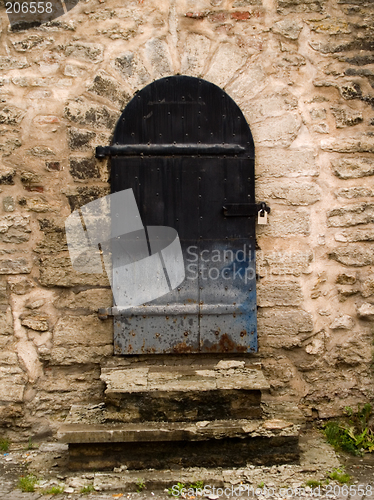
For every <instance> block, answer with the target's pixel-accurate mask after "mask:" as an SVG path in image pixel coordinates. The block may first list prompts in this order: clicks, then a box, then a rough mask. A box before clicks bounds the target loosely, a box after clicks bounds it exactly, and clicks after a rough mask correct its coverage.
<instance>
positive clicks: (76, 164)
mask: <svg viewBox="0 0 374 500" xmlns="http://www.w3.org/2000/svg"><path fill="white" fill-rule="evenodd" d="M69 162H70V173H71V175H72V176H73V177H75V178H76V179H92V178H96V179H97V178H99V177H100V170H99V166H98V163H97V160H96V158H92V157H90V158H80V157H70V159H69Z"/></svg>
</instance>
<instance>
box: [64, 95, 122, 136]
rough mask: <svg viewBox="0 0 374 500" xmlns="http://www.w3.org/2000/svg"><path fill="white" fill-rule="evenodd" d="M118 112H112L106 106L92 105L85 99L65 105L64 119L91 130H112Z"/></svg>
mask: <svg viewBox="0 0 374 500" xmlns="http://www.w3.org/2000/svg"><path fill="white" fill-rule="evenodd" d="M118 115H119V112H116V111H113V110H111V109H109V108H107V107H106V106H100V105H98V104H93V103H91V102H88V101H87V100H85V99H81V98H80V99H77V100H75V101H69V102H68V103H67V104H66V105H65V109H64V117H65V118H66V119H67V120H69V121H71V122H73V123H78V124H79V125H86V126H89V127H92V128H98V129H100V128H101V129H109V130H112V129H113V128H114V126H115V124H116V122H117V119H118Z"/></svg>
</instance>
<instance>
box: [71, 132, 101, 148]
mask: <svg viewBox="0 0 374 500" xmlns="http://www.w3.org/2000/svg"><path fill="white" fill-rule="evenodd" d="M95 137H96V133H95V132H92V131H91V130H85V129H79V128H75V127H70V128H68V145H69V149H71V150H72V151H91V150H92V148H93V147H94V146H93V139H95Z"/></svg>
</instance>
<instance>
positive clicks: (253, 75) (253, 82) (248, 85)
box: [225, 64, 267, 115]
mask: <svg viewBox="0 0 374 500" xmlns="http://www.w3.org/2000/svg"><path fill="white" fill-rule="evenodd" d="M266 83H267V80H266V73H265V70H264V68H263V67H262V66H261V65H260V64H250V65H247V66H246V68H245V69H244V70H243V71H242V72H240V73H239V76H238V77H237V78H236V79H235V80H234V81H233V82H232V83H230V84H229V85H227V87H226V89H225V90H226V92H227V93H228V94H229V95H230V96H231V97H232V98H233V99H234V100H235V102H237V103H238V104H239V105H241V107H242V111H243V112H244V114H245V115H246V114H247V112H248V111H249V110H250V109H251V104H250V103H249V102H248V100H249V99H251V98H252V97H254V96H255V95H257V94H259V93H260V92H261V91H262V90H263V89H264V88H265V86H266Z"/></svg>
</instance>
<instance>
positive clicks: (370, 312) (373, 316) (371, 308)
mask: <svg viewBox="0 0 374 500" xmlns="http://www.w3.org/2000/svg"><path fill="white" fill-rule="evenodd" d="M357 316H358V317H359V318H361V319H366V320H369V321H373V320H374V304H370V303H368V302H364V303H363V304H361V305H360V306H359V307H358V308H357Z"/></svg>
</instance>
